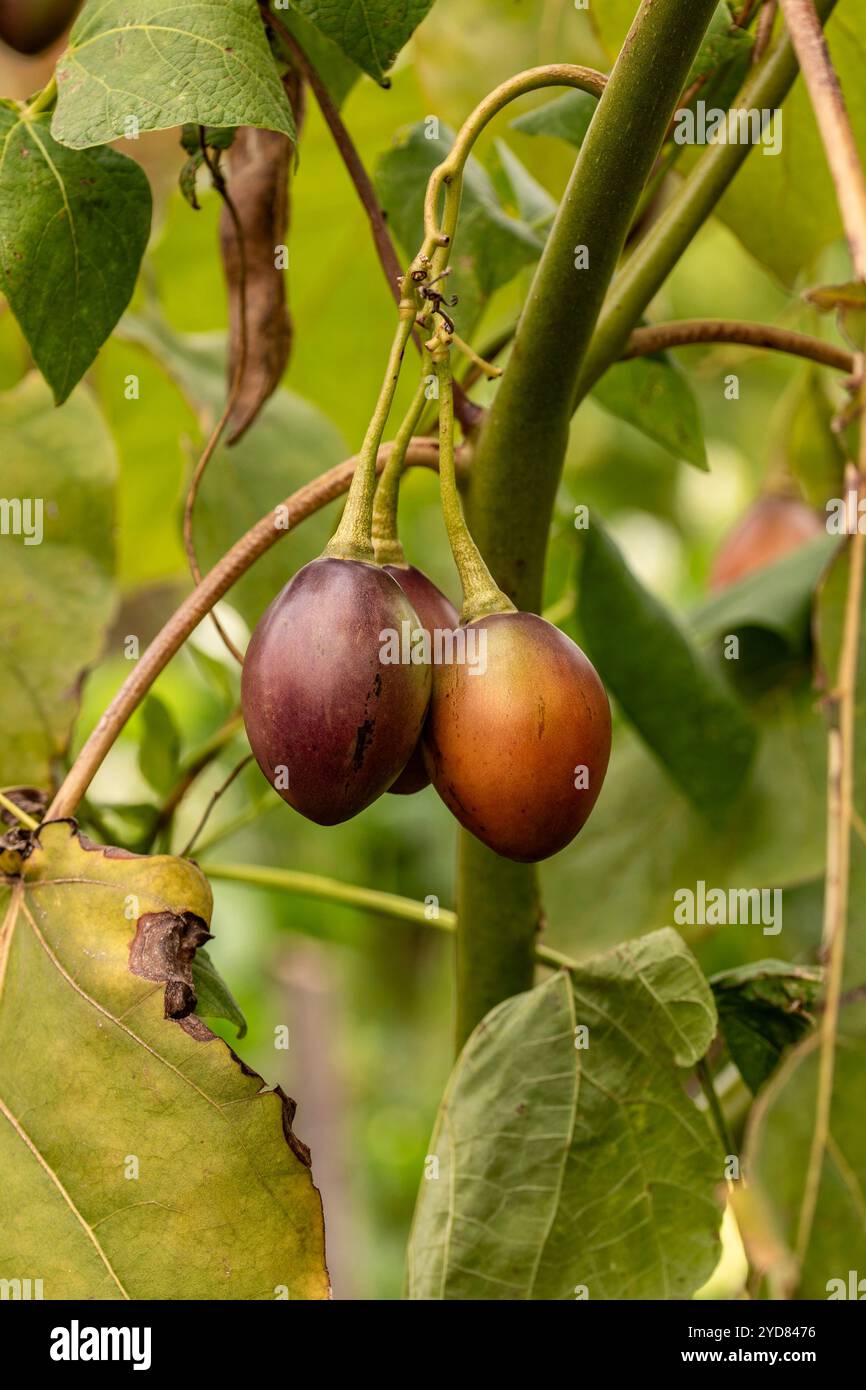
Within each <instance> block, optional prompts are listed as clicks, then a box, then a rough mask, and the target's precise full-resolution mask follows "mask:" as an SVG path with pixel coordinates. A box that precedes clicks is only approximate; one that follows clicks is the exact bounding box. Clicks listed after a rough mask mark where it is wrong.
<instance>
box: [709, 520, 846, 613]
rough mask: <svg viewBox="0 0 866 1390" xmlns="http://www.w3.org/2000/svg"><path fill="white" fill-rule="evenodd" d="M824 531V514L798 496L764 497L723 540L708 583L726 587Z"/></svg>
mask: <svg viewBox="0 0 866 1390" xmlns="http://www.w3.org/2000/svg"><path fill="white" fill-rule="evenodd" d="M824 534H826V528H825V522H824V520H823V518H822V517H820V516H819V515H818V513H817V512H815V511H813V510H812V508H811V507H809V506H807V504H806V503H805V502H801V501H800V499H799V498H797V497H761V498H759V499H758V501H757V502H755V503H753V505H752V506H751V507H749V509H748V511H747V512H746V513H745V515H744V516H742V517H741V518H740V520H739V521H738V522H737V524H736V525H735V526H734V528H733V530H731V531H730V532H729V533H728V535H727V536H726V537H725V539H724V540H723V541H722V544H721V546H720V547H719V550H718V553H717V555H716V558H715V560H714V561H713V565H712V569H711V571H710V577H709V587H710V589H712V590H718V589H726V588H727V587H728V585H729V584H735V583H736V582H737V580H738V579H744V578H745V576H746V575H747V574H754V573H755V571H756V570H761V569H764V568H765V567H766V566H767V565H771V564H772V563H773V561H774V560H780V559H781V558H782V556H783V555H788V554H790V552H791V551H792V550H797V549H798V548H799V547H800V546H801V545H805V544H806V543H807V542H808V541H811V540H814V539H815V537H816V536H820V535H824Z"/></svg>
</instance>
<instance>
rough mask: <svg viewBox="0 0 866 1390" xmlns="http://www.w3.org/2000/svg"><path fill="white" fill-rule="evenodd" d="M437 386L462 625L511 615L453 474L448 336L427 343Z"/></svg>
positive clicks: (442, 483) (445, 503)
mask: <svg viewBox="0 0 866 1390" xmlns="http://www.w3.org/2000/svg"><path fill="white" fill-rule="evenodd" d="M428 347H429V348H430V349H431V355H432V358H433V365H434V366H435V368H436V377H437V380H438V382H439V489H440V492H441V496H442V514H443V516H444V518H445V529H446V530H447V532H448V540H449V542H450V544H451V551H452V554H453V556H454V563H455V565H456V566H457V573H458V574H459V575H460V583H461V585H462V586H463V611H462V613H461V614H460V619H461V622H464V623H471V622H474V620H475V619H476V618H481V617H483V616H484V615H485V614H486V613H513V612H514V611H515V608H514V604H513V603H512V602H511V600H510V599H509V598H508V597H507V595H506V594H504V593H503V592H502V590H501V589H500V588H499V586H498V584H497V583H496V582H495V580H494V579H493V576H492V575H491V573H490V570H489V569H488V568H487V565H486V564H485V562H484V559H483V557H482V554H481V551H480V550H479V549H478V546H477V545H476V544H475V542H474V540H473V539H472V536H471V534H470V532H469V527H468V526H467V525H466V518H465V516H464V515H463V507H462V504H461V502H460V494H459V492H458V491H457V477H456V475H455V471H454V394H453V387H452V380H451V345H450V341H449V339H448V336H447V334H439V335H437V337H436V338H434V339H433V340H431V342H430V343H428Z"/></svg>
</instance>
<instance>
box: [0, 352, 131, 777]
mask: <svg viewBox="0 0 866 1390" xmlns="http://www.w3.org/2000/svg"><path fill="white" fill-rule="evenodd" d="M0 458H2V459H3V494H4V498H3V506H4V510H3V513H2V517H0V520H3V519H4V518H5V517H6V516H7V515H8V518H9V520H8V522H6V524H5V526H4V529H5V530H6V531H7V532H8V534H3V535H0V590H2V593H3V603H2V606H0V725H2V728H3V738H2V740H0V785H11V784H22V783H33V784H35V785H37V786H40V787H48V786H50V784H51V781H52V771H53V765H54V762H55V760H56V759H57V758H59V757H60V755H61V753H62V751H63V749H64V748H65V746H66V743H67V741H68V739H69V734H70V729H71V726H72V721H73V719H74V718H75V714H76V711H77V708H78V690H77V685H78V681H79V679H80V677H81V674H82V672H83V671H84V670H85V669H86V668H87V667H88V666H90V665H91V664H92V663H93V662H94V661H95V660H96V659H97V657H98V656H99V654H100V652H101V650H102V646H103V643H104V641H105V636H106V632H107V630H108V626H109V624H110V623H111V620H112V618H113V616H114V609H115V591H114V584H113V578H112V576H113V570H114V540H113V530H114V489H115V483H116V475H117V463H116V459H115V453H114V446H113V444H112V441H111V437H110V435H109V434H108V431H107V429H106V427H105V424H104V422H103V419H102V416H101V415H100V413H99V411H98V410H97V408H96V406H95V404H94V403H93V400H92V398H91V396H90V395H89V394H88V393H87V392H86V391H85V390H80V391H78V392H76V394H75V395H74V396H73V397H72V399H71V400H69V401H67V403H66V405H64V406H62V407H61V409H60V410H56V409H55V408H54V406H53V404H52V400H51V395H50V392H49V391H48V388H47V387H46V386H45V384H44V382H42V381H41V380H40V379H39V377H37V376H36V375H31V376H29V377H27V378H26V379H25V380H24V381H23V382H22V383H21V385H20V386H18V387H16V388H15V390H14V391H10V392H8V393H6V394H5V395H3V396H0ZM27 502H29V503H30V504H31V506H30V516H29V522H30V524H29V525H28V516H27V509H26V507H25V504H26V503H27ZM7 503H8V504H9V505H8V507H7V505H6V504H7ZM40 504H41V527H40V526H39V525H37V523H38V521H39V517H40ZM19 506H20V512H18V510H17V509H18V507H19ZM40 529H41V533H42V538H41V542H40V543H39V544H27V539H28V532H29V536H30V537H31V538H32V539H34V540H35V539H37V538H38V536H39V532H40Z"/></svg>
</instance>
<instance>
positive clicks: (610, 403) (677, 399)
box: [592, 355, 709, 469]
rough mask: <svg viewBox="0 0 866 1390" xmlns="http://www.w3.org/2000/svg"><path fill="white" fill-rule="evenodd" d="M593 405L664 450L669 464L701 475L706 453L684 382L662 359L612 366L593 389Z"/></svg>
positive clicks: (691, 394) (692, 400) (669, 361)
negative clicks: (683, 465) (680, 462)
mask: <svg viewBox="0 0 866 1390" xmlns="http://www.w3.org/2000/svg"><path fill="white" fill-rule="evenodd" d="M592 394H593V396H594V397H595V399H596V400H597V401H598V403H599V405H602V406H604V408H605V410H609V411H610V413H611V415H616V416H617V418H618V419H620V420H625V421H627V423H628V424H630V425H633V426H634V427H635V429H638V430H640V431H641V433H642V434H645V435H647V436H648V437H649V438H650V439H652V440H654V441H655V442H656V444H661V446H662V448H663V449H668V450H669V451H670V452H671V453H672V454H673V455H674V458H680V459H685V461H686V463H692V464H694V466H695V467H696V468H703V469H707V468H708V467H709V465H708V464H707V450H706V446H705V444H704V432H703V429H702V428H701V417H700V413H699V411H698V403H697V401H696V400H695V394H694V392H693V391H692V388H691V386H690V385H689V381H688V377H687V376H686V375H685V373H684V372H682V371H681V370H680V368H679V367H678V366H677V365H676V363H675V362H674V361H673V360H672V359H671V358H670V357H665V356H663V355H662V356H658V357H635V358H633V359H632V360H631V361H628V362H616V363H614V365H613V366H612V367H611V368H609V370H608V371H606V372H605V374H604V376H603V377H602V378H601V380H600V381H599V382H598V383H597V384H596V386H595V387H594V389H593V393H592Z"/></svg>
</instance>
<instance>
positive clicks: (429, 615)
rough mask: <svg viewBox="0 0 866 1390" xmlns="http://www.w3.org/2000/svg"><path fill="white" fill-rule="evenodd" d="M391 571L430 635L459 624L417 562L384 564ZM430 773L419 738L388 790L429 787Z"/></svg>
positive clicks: (397, 793)
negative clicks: (416, 565) (435, 631)
mask: <svg viewBox="0 0 866 1390" xmlns="http://www.w3.org/2000/svg"><path fill="white" fill-rule="evenodd" d="M384 568H385V569H386V570H387V572H388V574H390V575H393V577H394V578H395V579H396V581H397V583H398V584H399V585H400V588H401V589H402V590H403V592H404V594H405V595H406V597H407V598H408V600H409V602H410V603H411V605H412V607H413V608H414V609H415V612H416V613H417V614H418V617H419V619H420V621H421V626H422V627H423V628H424V629H425V631H427V632H429V633H430V635H431V637H432V635H433V631H434V629H435V628H440V629H444V628H452V629H453V628H456V627H458V626H459V624H460V614H459V613H458V612H457V609H456V608H455V607H454V604H453V603H452V602H451V600H450V598H446V597H445V595H444V594H443V592H442V590H441V589H437V587H436V585H435V584H434V583H433V580H432V579H428V578H427V576H426V574H423V573H422V572H421V570H418V569H416V568H415V566H414V565H385V566H384ZM429 785H430V777H429V774H428V772H427V768H426V766H425V763H424V753H423V750H422V748H421V744H420V742H419V743H418V744H416V746H415V751H414V753H413V754H412V756H411V758H410V759H409V761H408V763H407V764H406V766H405V767H404V769H403V771H402V772H401V773H400V776H399V777H398V778H397V781H396V782H395V783H394V785H393V786H392V787H389V788H388V790H389V791H390V792H392V793H393V794H394V795H395V796H414V795H415V793H416V792H420V791H423V790H424V788H425V787H429Z"/></svg>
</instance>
